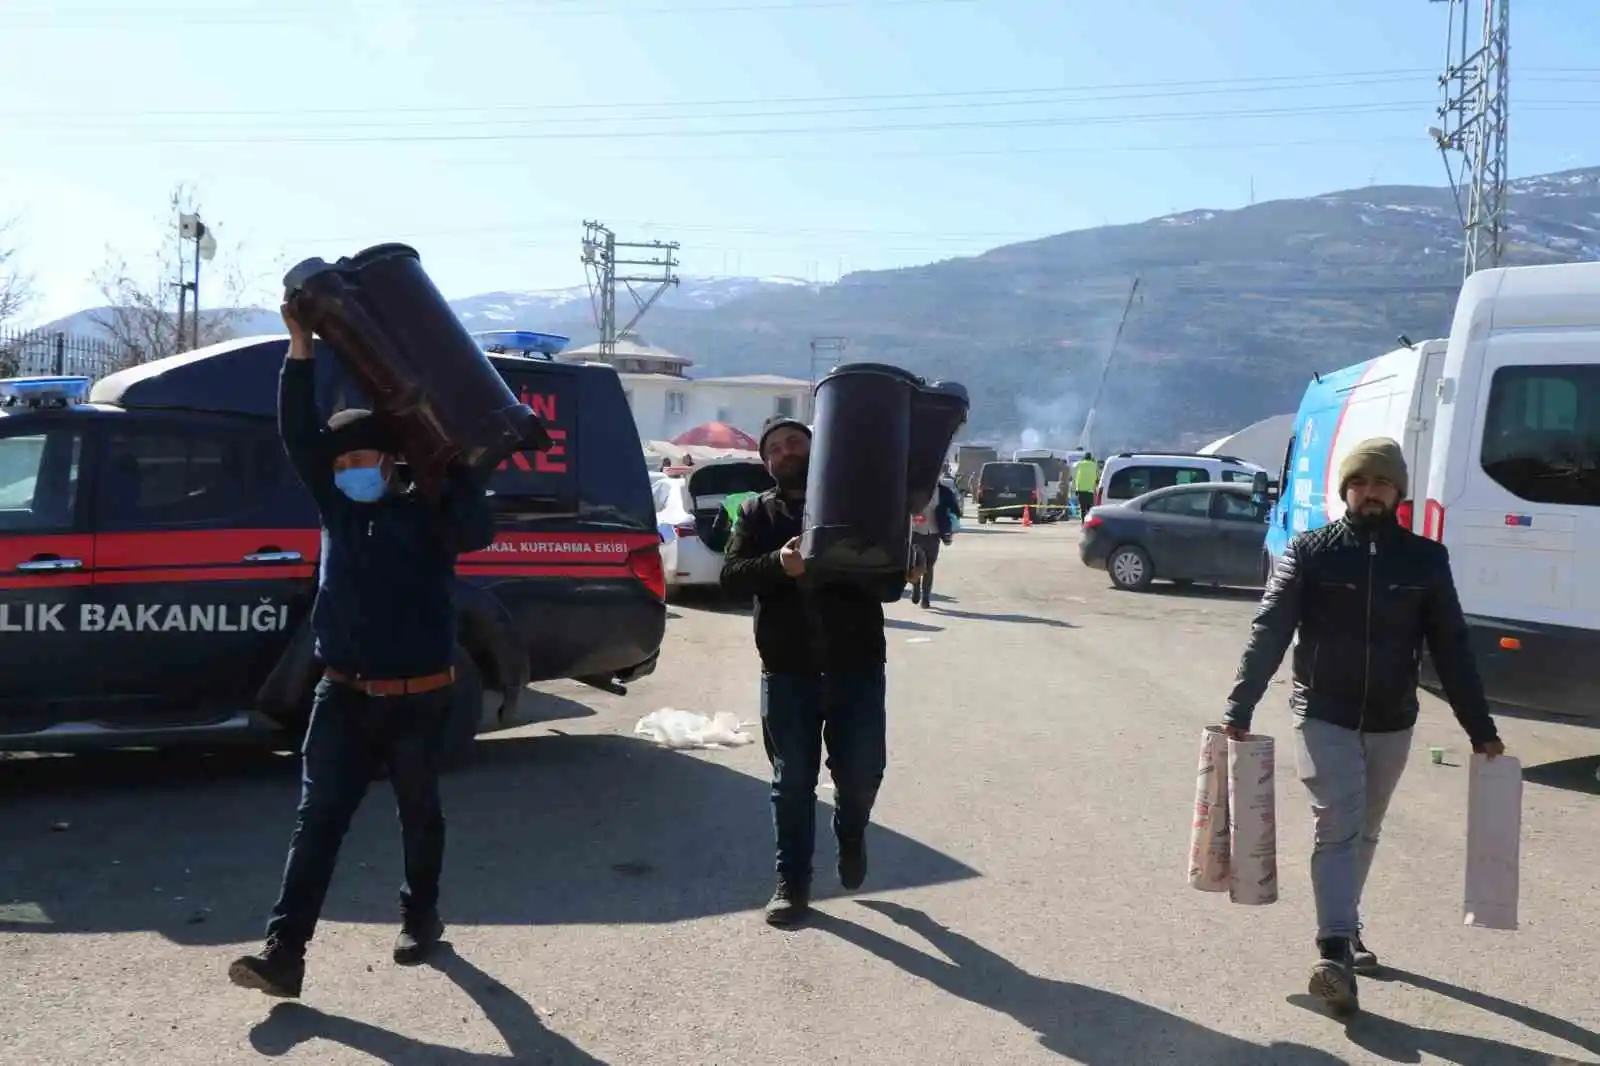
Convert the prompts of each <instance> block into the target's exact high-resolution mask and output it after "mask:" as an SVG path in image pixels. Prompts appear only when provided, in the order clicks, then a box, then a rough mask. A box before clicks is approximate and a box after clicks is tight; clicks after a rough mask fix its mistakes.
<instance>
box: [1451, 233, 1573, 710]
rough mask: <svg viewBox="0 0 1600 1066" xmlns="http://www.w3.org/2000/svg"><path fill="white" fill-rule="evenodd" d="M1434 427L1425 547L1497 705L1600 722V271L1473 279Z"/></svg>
mask: <svg viewBox="0 0 1600 1066" xmlns="http://www.w3.org/2000/svg"><path fill="white" fill-rule="evenodd" d="M1436 417H1437V425H1436V426H1435V429H1434V446H1433V451H1432V455H1431V456H1430V458H1429V462H1428V466H1427V469H1428V473H1427V480H1426V482H1425V484H1426V486H1427V489H1426V496H1425V497H1424V498H1423V503H1422V511H1423V513H1422V518H1421V527H1422V533H1423V535H1424V536H1427V537H1430V538H1432V539H1434V540H1438V541H1441V542H1443V543H1444V545H1445V546H1446V547H1448V548H1449V549H1450V562H1451V569H1452V570H1453V572H1454V574H1455V580H1456V586H1457V588H1458V589H1459V590H1460V594H1461V604H1462V607H1463V609H1464V610H1465V612H1466V615H1467V622H1468V625H1469V627H1470V629H1471V632H1472V641H1473V647H1474V649H1475V651H1476V653H1477V661H1478V669H1479V671H1480V672H1481V673H1482V674H1483V678H1484V683H1485V685H1486V687H1487V688H1488V691H1489V696H1490V698H1491V699H1493V700H1496V701H1498V702H1503V703H1507V704H1511V705H1513V706H1519V707H1523V708H1527V709H1530V710H1534V711H1539V712H1543V713H1546V714H1554V715H1560V716H1576V717H1587V718H1589V719H1591V720H1594V721H1600V263H1572V264H1562V265H1556V266H1530V267H1510V268H1497V269H1492V270H1482V271H1479V272H1477V273H1475V274H1473V275H1472V276H1471V277H1469V278H1468V279H1467V281H1466V282H1465V284H1463V285H1462V287H1461V296H1460V299H1459V301H1458V302H1457V304H1456V313H1455V319H1454V321H1453V322H1452V323H1451V327H1450V340H1449V346H1448V349H1447V351H1446V353H1445V357H1444V366H1443V375H1442V377H1441V378H1440V381H1439V388H1438V408H1437V415H1436ZM1424 680H1425V682H1427V683H1429V687H1434V685H1435V684H1436V680H1435V679H1434V678H1432V677H1431V676H1429V675H1427V674H1426V673H1425V675H1424Z"/></svg>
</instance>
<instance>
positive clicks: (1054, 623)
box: [930, 607, 1078, 629]
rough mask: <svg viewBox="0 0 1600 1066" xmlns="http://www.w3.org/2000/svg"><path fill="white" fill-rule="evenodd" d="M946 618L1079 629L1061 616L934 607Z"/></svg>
mask: <svg viewBox="0 0 1600 1066" xmlns="http://www.w3.org/2000/svg"><path fill="white" fill-rule="evenodd" d="M930 609H931V610H935V611H938V612H939V614H940V615H943V616H944V617H946V618H969V619H971V620H972V621H974V622H1017V623H1020V624H1023V625H1031V626H1050V627H1051V628H1052V629H1077V628H1078V627H1077V626H1075V625H1073V624H1072V623H1071V622H1064V621H1062V620H1061V619H1059V618H1040V617H1039V616H1038V615H1032V614H984V613H983V612H981V611H957V610H954V609H952V608H949V607H933V608H930Z"/></svg>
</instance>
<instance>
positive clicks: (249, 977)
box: [228, 944, 306, 999]
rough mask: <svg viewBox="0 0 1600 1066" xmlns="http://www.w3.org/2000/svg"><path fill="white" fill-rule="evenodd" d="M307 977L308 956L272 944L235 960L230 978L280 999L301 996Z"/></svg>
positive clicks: (229, 968) (239, 983) (230, 967)
mask: <svg viewBox="0 0 1600 1066" xmlns="http://www.w3.org/2000/svg"><path fill="white" fill-rule="evenodd" d="M305 977H306V960H305V958H304V956H301V955H297V954H295V953H293V952H290V951H285V950H284V949H282V948H279V947H277V946H275V945H273V944H268V945H267V947H266V949H265V950H263V951H262V952H261V953H260V954H259V955H246V956H244V957H243V958H241V959H234V960H233V963H232V965H230V966H229V967H228V980H230V981H232V982H233V983H234V984H236V985H238V986H239V987H240V988H251V989H254V990H255V991H257V992H265V993H266V994H267V995H269V996H277V997H278V998H280V999H299V998H300V987H301V985H302V984H303V983H304V981H305Z"/></svg>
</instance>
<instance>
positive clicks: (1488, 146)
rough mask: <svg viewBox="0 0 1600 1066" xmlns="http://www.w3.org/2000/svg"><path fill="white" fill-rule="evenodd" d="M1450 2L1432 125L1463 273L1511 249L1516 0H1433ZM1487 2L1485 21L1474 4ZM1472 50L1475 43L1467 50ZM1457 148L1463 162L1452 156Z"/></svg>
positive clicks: (1494, 261)
mask: <svg viewBox="0 0 1600 1066" xmlns="http://www.w3.org/2000/svg"><path fill="white" fill-rule="evenodd" d="M1430 2H1431V3H1436V4H1438V3H1444V4H1449V5H1450V19H1449V22H1450V27H1449V37H1448V40H1447V43H1446V45H1445V70H1444V74H1443V75H1441V76H1440V78H1439V85H1440V87H1441V88H1442V89H1443V91H1444V100H1443V102H1442V103H1441V104H1440V106H1439V109H1438V115H1439V119H1440V122H1441V125H1439V126H1433V127H1430V128H1429V129H1428V134H1429V136H1431V137H1432V138H1433V142H1434V145H1435V146H1436V147H1437V148H1438V149H1439V154H1440V155H1441V156H1442V157H1443V158H1444V166H1445V172H1446V174H1448V175H1449V178H1450V191H1451V192H1452V193H1453V194H1454V196H1455V201H1456V213H1457V214H1458V215H1459V216H1460V219H1461V233H1462V244H1463V246H1464V249H1465V251H1464V254H1463V257H1462V258H1463V264H1462V266H1463V271H1462V273H1463V276H1464V277H1465V276H1470V275H1471V274H1472V273H1473V272H1474V271H1476V270H1481V269H1483V268H1485V267H1492V266H1495V265H1497V264H1498V263H1499V262H1500V256H1501V254H1502V253H1503V252H1504V251H1505V228H1506V225H1505V223H1506V181H1507V173H1506V127H1507V118H1508V114H1509V110H1510V95H1509V89H1510V82H1511V68H1510V65H1509V62H1508V60H1509V58H1510V39H1509V37H1508V35H1507V26H1508V24H1509V20H1510V15H1511V0H1430ZM1475 5H1481V12H1480V20H1479V21H1480V26H1479V27H1478V29H1477V31H1476V33H1474V29H1473V26H1472V8H1473V7H1474V6H1475ZM1469 49H1471V50H1470V51H1469ZM1452 153H1458V154H1459V156H1460V158H1459V160H1457V161H1455V162H1452V159H1451V156H1452Z"/></svg>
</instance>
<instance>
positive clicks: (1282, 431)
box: [1200, 414, 1294, 481]
mask: <svg viewBox="0 0 1600 1066" xmlns="http://www.w3.org/2000/svg"><path fill="white" fill-rule="evenodd" d="M1292 436H1294V415H1292V414H1291V415H1273V416H1272V417H1271V418H1263V419H1262V420H1261V421H1259V422H1253V423H1251V424H1250V425H1248V426H1245V427H1244V428H1243V429H1241V430H1239V431H1238V432H1236V433H1230V434H1229V435H1228V436H1226V437H1222V438H1221V439H1219V440H1214V441H1212V442H1211V443H1210V444H1207V445H1206V446H1205V447H1204V448H1201V449H1200V454H1201V455H1231V456H1233V457H1234V458H1235V459H1243V460H1244V461H1245V462H1247V463H1254V464H1255V465H1256V466H1259V467H1261V468H1263V469H1264V470H1266V471H1267V472H1268V473H1270V474H1271V475H1272V477H1273V480H1274V481H1276V480H1277V477H1278V472H1279V471H1280V470H1281V469H1282V468H1283V457H1284V454H1285V453H1286V452H1287V451H1288V448H1289V438H1290V437H1292Z"/></svg>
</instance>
